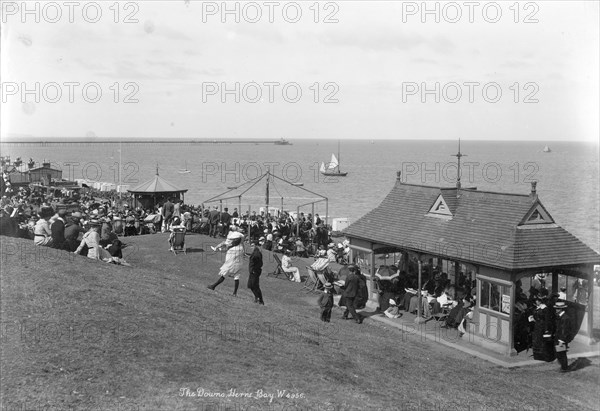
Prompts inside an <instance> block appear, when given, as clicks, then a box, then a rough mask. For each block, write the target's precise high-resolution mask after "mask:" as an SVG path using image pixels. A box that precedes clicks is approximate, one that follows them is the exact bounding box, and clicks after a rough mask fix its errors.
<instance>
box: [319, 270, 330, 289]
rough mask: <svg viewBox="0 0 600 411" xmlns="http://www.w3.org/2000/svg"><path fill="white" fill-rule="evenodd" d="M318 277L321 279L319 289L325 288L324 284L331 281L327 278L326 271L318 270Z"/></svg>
mask: <svg viewBox="0 0 600 411" xmlns="http://www.w3.org/2000/svg"><path fill="white" fill-rule="evenodd" d="M317 279H318V280H319V284H317V289H318V290H321V289H323V286H324V285H325V284H326V283H328V282H329V281H327V278H326V277H325V272H324V271H318V272H317Z"/></svg>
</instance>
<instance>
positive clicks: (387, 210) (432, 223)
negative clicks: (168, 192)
mask: <svg viewBox="0 0 600 411" xmlns="http://www.w3.org/2000/svg"><path fill="white" fill-rule="evenodd" d="M459 193H460V195H459V196H458V197H457V196H456V189H453V190H452V189H446V188H440V187H430V186H421V185H412V184H403V183H402V182H400V181H397V182H396V185H395V186H394V188H393V189H392V191H391V192H390V193H389V194H388V195H387V197H386V198H385V199H384V200H383V202H382V203H381V204H380V205H379V206H378V207H376V208H375V209H373V210H371V211H370V212H369V213H367V214H365V215H364V216H363V217H361V218H360V219H359V220H357V221H356V222H355V223H353V224H351V225H350V226H349V227H348V228H346V229H345V230H344V233H345V234H346V235H347V236H348V237H350V238H360V239H364V240H368V241H371V242H374V243H380V244H385V245H394V246H398V247H401V248H406V249H410V250H413V251H417V252H423V253H426V254H432V255H437V256H441V257H444V258H447V259H456V260H460V261H463V262H471V263H474V264H481V265H486V266H492V267H498V268H503V269H508V270H518V269H523V268H535V267H549V266H557V265H570V264H582V263H596V264H597V263H600V254H598V253H596V252H595V251H594V250H592V249H591V248H589V247H588V246H587V245H585V244H584V243H582V242H581V241H580V240H579V239H577V238H576V237H574V236H573V235H571V234H570V233H569V232H567V231H566V230H564V229H563V228H561V227H559V226H557V225H556V224H531V225H522V226H519V224H520V223H521V221H522V220H523V218H524V217H525V216H526V214H527V213H528V212H529V211H530V210H531V209H532V207H534V206H535V205H537V204H539V205H541V203H540V202H539V199H538V198H537V196H535V195H534V196H530V195H522V194H505V193H493V192H485V191H477V190H476V189H461V190H460V191H459ZM440 194H442V195H443V196H444V200H445V201H446V203H447V204H448V207H449V208H450V210H451V212H452V214H453V215H452V217H446V216H433V215H430V214H429V213H428V212H429V209H430V208H431V206H432V205H433V204H434V202H435V200H436V199H437V198H438V197H439V195H440Z"/></svg>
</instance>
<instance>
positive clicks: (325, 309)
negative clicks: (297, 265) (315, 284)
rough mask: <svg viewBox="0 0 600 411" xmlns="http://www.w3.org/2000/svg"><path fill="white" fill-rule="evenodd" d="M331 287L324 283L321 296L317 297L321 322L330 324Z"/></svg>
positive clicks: (331, 306) (329, 284)
mask: <svg viewBox="0 0 600 411" xmlns="http://www.w3.org/2000/svg"><path fill="white" fill-rule="evenodd" d="M332 289H333V285H331V283H325V284H324V285H323V295H321V296H320V297H319V307H321V321H323V322H326V323H328V322H331V309H332V308H333V293H332V292H331V290H332Z"/></svg>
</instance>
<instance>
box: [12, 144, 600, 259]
mask: <svg viewBox="0 0 600 411" xmlns="http://www.w3.org/2000/svg"><path fill="white" fill-rule="evenodd" d="M543 146H544V144H543V143H539V142H473V141H466V142H463V143H462V147H461V151H462V152H463V154H466V155H467V156H466V157H463V159H462V161H463V163H464V167H463V176H462V183H463V187H467V186H476V187H478V188H479V189H481V190H489V191H500V192H511V193H522V194H526V193H529V191H530V181H532V180H537V181H538V186H537V190H538V194H539V197H540V199H541V201H542V203H543V204H544V206H545V207H546V208H547V209H548V211H549V212H550V213H551V214H552V216H553V217H554V219H555V220H556V221H557V222H558V223H559V224H560V225H562V226H563V227H564V228H566V229H567V230H569V231H570V232H571V233H573V234H574V235H576V236H577V237H579V238H580V239H581V240H583V241H584V242H585V243H587V244H588V245H590V246H591V247H592V248H594V249H596V250H599V249H600V246H599V235H600V210H599V200H600V199H599V192H600V190H599V178H598V177H599V165H598V146H597V145H595V144H590V143H570V142H555V143H552V144H551V145H550V148H551V149H552V152H551V153H543V152H542V149H543ZM332 152H337V141H335V140H332V141H326V140H325V141H324V140H304V141H293V145H291V146H276V145H270V144H260V145H254V144H206V145H194V146H189V145H181V146H179V145H160V144H154V145H136V144H126V143H123V144H122V153H121V155H122V162H123V167H124V170H123V173H122V181H123V182H124V184H130V186H132V187H133V186H135V185H137V184H138V183H141V182H143V181H146V180H148V179H150V178H152V176H153V175H154V174H155V171H156V165H157V164H158V167H159V174H160V176H161V177H163V178H165V179H166V180H168V181H170V182H172V183H174V184H175V185H177V186H179V187H182V188H187V189H188V190H189V191H188V192H187V193H186V196H185V199H186V203H191V204H200V203H202V202H203V201H206V200H208V199H209V198H211V197H214V196H216V195H218V194H220V193H222V192H224V191H226V190H227V187H230V186H236V185H240V184H242V183H244V182H247V181H250V180H252V179H253V178H255V177H256V176H257V175H260V174H261V173H263V172H265V171H266V165H265V164H266V163H273V165H272V170H273V173H274V174H275V176H277V177H282V178H287V179H288V180H291V181H294V182H301V183H303V184H304V187H303V188H306V189H308V190H311V191H314V192H316V193H319V194H321V195H323V196H326V197H328V198H329V215H330V216H331V217H334V218H335V217H348V218H350V221H355V220H356V219H357V218H359V217H360V216H362V215H363V214H365V213H366V212H368V211H369V210H371V209H372V208H373V207H376V206H377V205H378V204H379V203H380V202H381V200H382V199H383V198H384V197H385V195H386V194H387V193H388V192H389V190H390V189H391V187H392V186H393V184H394V182H395V179H396V171H398V170H401V171H402V172H403V176H404V177H405V181H406V182H409V183H416V184H421V183H422V184H427V185H435V186H453V185H454V184H455V178H456V158H455V157H451V154H455V153H456V152H457V144H456V142H451V141H381V140H375V141H374V142H373V143H372V144H371V142H370V141H344V142H342V145H341V168H342V170H343V171H347V172H348V173H349V174H348V176H347V177H345V178H338V179H336V180H331V181H329V180H325V179H324V178H323V176H321V175H320V174H319V173H318V166H319V163H320V162H321V161H325V162H328V161H329V158H330V157H331V153H332ZM2 155H10V156H11V157H12V158H13V159H14V158H16V157H17V156H21V157H22V158H23V159H24V160H25V161H26V160H28V159H29V158H30V157H32V158H33V159H34V160H35V161H37V162H40V161H41V160H43V159H48V160H50V161H52V162H53V163H55V167H56V166H60V167H61V169H62V170H63V177H64V178H68V177H71V178H85V177H87V178H88V179H91V180H99V181H106V182H118V181H119V177H118V173H117V170H118V161H119V144H118V143H115V144H98V145H88V146H78V145H72V146H69V145H66V146H60V147H5V146H4V145H2ZM66 163H78V164H72V165H71V166H69V165H67V164H66ZM186 165H187V169H189V170H190V171H191V172H190V173H189V174H180V173H179V170H180V169H184V168H185V167H186ZM248 185H249V184H248ZM239 191H241V189H240V190H238V191H235V192H234V193H238V192H239ZM281 197H284V203H283V206H284V208H285V209H289V210H295V209H296V206H297V205H300V204H304V203H308V202H310V201H311V200H312V199H315V196H314V195H313V194H310V193H308V192H305V191H303V190H301V189H300V188H298V187H292V186H289V185H287V184H285V183H284V182H281V181H279V180H275V182H274V183H272V184H271V185H270V204H271V205H272V206H276V207H280V206H281ZM264 202H265V185H264V184H263V183H259V184H257V185H256V186H255V187H254V188H253V189H251V190H249V191H248V192H247V193H246V195H245V196H244V197H243V200H242V204H243V208H244V209H246V208H247V207H248V205H251V206H252V208H253V209H255V208H256V207H258V206H261V205H264ZM224 204H226V205H228V206H229V207H237V205H238V200H237V199H233V200H228V201H225V202H224ZM302 210H304V211H310V206H306V207H304V208H303V209H302ZM315 211H316V212H318V213H319V214H321V215H324V214H325V205H324V203H322V204H321V205H318V206H317V207H316V208H315Z"/></svg>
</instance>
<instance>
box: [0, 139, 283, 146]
mask: <svg viewBox="0 0 600 411" xmlns="http://www.w3.org/2000/svg"><path fill="white" fill-rule="evenodd" d="M280 141H281V140H215V139H213V140H200V139H186V140H182V139H177V140H175V139H164V138H163V139H159V138H156V139H135V138H128V139H123V140H119V139H104V140H98V139H94V140H80V139H73V140H59V139H57V140H42V141H40V140H7V141H4V140H3V141H2V142H1V144H2V145H3V146H5V147H60V146H66V145H71V146H72V145H79V146H92V145H113V144H124V145H140V144H161V145H163V144H165V145H166V144H169V145H180V146H193V145H198V144H272V145H275V144H279V142H280ZM279 145H280V144H279Z"/></svg>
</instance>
